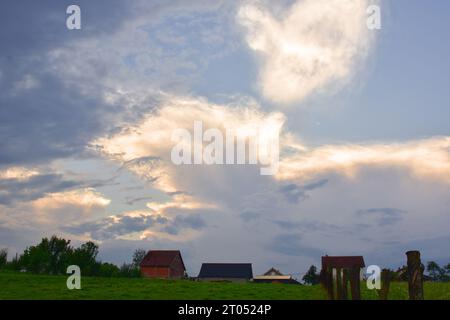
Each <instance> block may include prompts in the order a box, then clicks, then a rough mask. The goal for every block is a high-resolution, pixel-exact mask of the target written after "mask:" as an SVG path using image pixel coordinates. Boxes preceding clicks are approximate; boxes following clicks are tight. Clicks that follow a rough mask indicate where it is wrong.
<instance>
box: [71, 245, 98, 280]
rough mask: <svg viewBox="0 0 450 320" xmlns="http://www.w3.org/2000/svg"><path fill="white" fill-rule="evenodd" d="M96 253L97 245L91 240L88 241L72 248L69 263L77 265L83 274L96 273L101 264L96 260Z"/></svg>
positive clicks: (92, 274)
mask: <svg viewBox="0 0 450 320" xmlns="http://www.w3.org/2000/svg"><path fill="white" fill-rule="evenodd" d="M97 255H98V245H96V244H95V243H93V242H92V241H88V242H86V243H83V244H82V245H81V246H80V247H79V248H76V249H75V250H73V253H72V256H71V257H70V264H73V265H77V266H79V267H80V269H81V273H82V274H83V275H86V276H94V275H98V274H99V273H100V265H101V264H100V263H99V262H97V261H96V258H97Z"/></svg>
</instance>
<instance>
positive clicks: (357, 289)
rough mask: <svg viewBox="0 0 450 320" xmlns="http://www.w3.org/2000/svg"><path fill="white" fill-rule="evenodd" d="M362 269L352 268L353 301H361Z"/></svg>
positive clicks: (351, 287) (351, 286)
mask: <svg viewBox="0 0 450 320" xmlns="http://www.w3.org/2000/svg"><path fill="white" fill-rule="evenodd" d="M360 276H361V269H360V268H359V267H352V268H351V269H350V290H351V292H352V299H353V300H361V279H360Z"/></svg>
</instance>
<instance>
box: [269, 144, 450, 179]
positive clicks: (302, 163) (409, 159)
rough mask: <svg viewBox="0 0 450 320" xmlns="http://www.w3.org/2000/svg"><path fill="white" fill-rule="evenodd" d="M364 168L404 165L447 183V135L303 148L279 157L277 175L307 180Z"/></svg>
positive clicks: (449, 166)
mask: <svg viewBox="0 0 450 320" xmlns="http://www.w3.org/2000/svg"><path fill="white" fill-rule="evenodd" d="M363 167H378V168H386V167H394V168H395V167H396V168H406V169H409V170H410V171H411V172H412V173H413V174H414V175H415V176H416V177H417V178H429V179H435V180H439V181H443V182H447V183H450V137H435V138H430V139H424V140H416V141H410V142H404V143H388V142H386V143H378V144H368V143H365V144H342V145H325V146H321V147H317V148H310V149H309V148H304V149H303V150H302V151H297V152H295V153H294V154H293V155H290V156H287V157H285V158H282V159H281V162H280V170H279V172H278V175H277V176H276V177H277V179H280V180H292V179H302V180H306V179H310V178H312V177H314V176H317V175H321V174H326V173H338V174H342V175H345V176H348V177H351V176H354V175H355V174H357V172H358V169H361V168H363Z"/></svg>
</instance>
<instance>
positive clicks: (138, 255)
mask: <svg viewBox="0 0 450 320" xmlns="http://www.w3.org/2000/svg"><path fill="white" fill-rule="evenodd" d="M146 254H147V251H145V250H144V249H136V250H135V251H134V253H133V266H134V267H135V268H139V266H140V265H141V262H142V260H144V257H145V255H146Z"/></svg>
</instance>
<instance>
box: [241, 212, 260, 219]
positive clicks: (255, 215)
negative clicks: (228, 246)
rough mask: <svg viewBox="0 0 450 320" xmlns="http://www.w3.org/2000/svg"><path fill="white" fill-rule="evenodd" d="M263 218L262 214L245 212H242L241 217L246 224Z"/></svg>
mask: <svg viewBox="0 0 450 320" xmlns="http://www.w3.org/2000/svg"><path fill="white" fill-rule="evenodd" d="M260 216H261V214H260V213H257V212H252V211H245V212H242V213H241V214H240V215H239V217H240V218H241V219H242V220H244V221H245V222H250V221H252V220H257V219H258V218H259V217H260Z"/></svg>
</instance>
